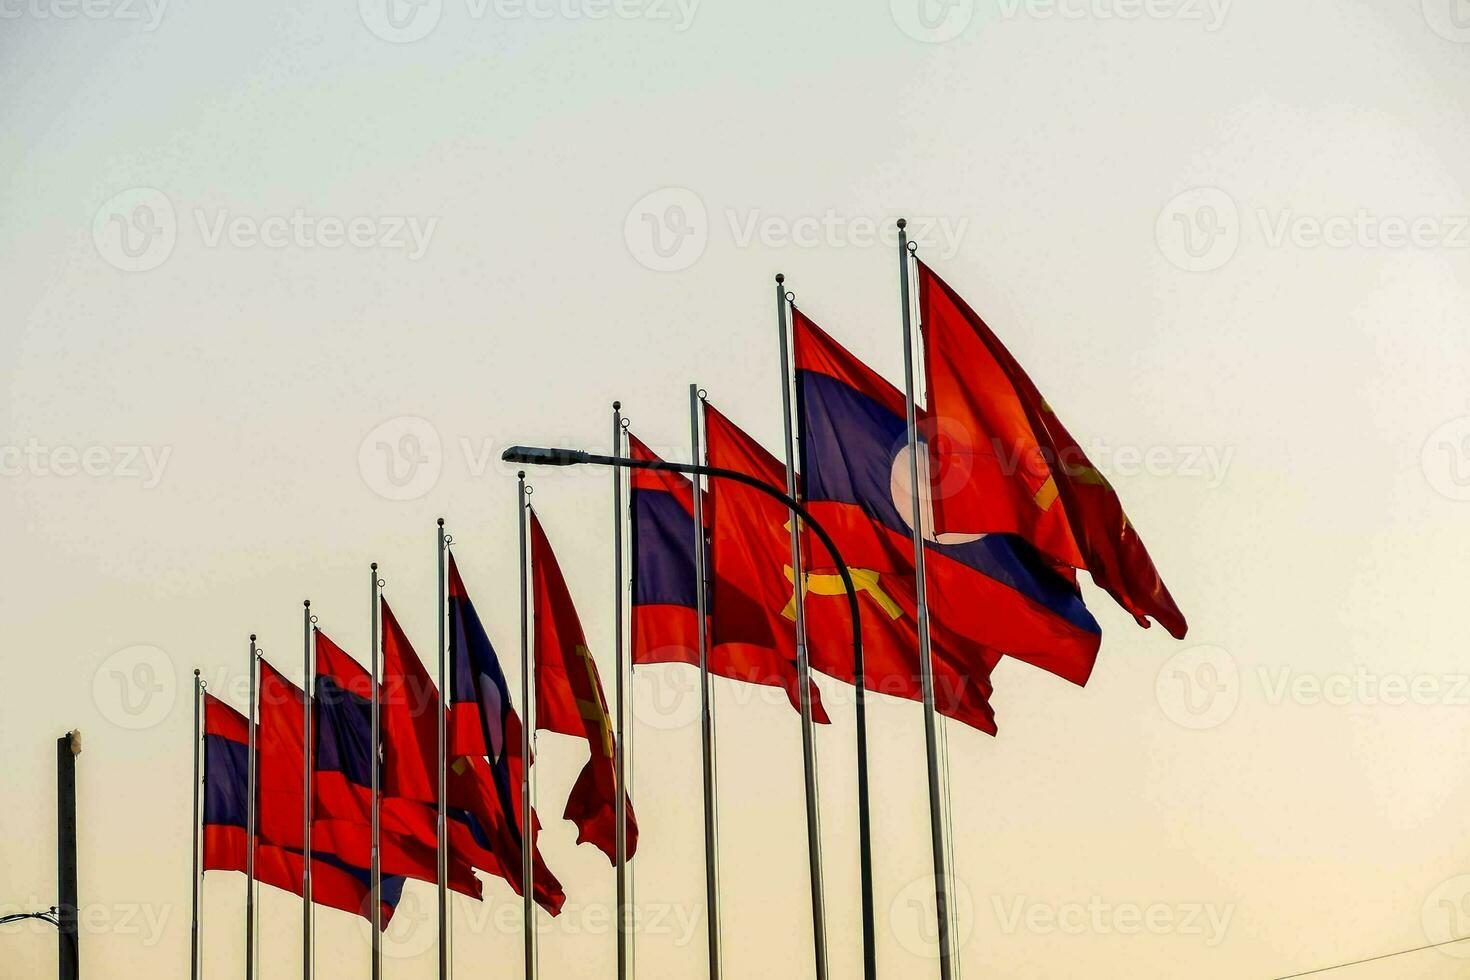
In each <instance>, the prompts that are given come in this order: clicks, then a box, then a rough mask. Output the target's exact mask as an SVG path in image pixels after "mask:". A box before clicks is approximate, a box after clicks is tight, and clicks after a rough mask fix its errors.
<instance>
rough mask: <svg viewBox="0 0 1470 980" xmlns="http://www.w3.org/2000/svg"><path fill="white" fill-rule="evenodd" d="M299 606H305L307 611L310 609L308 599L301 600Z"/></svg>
mask: <svg viewBox="0 0 1470 980" xmlns="http://www.w3.org/2000/svg"><path fill="white" fill-rule="evenodd" d="M301 604H302V605H303V606H305V607H306V608H308V609H310V608H311V600H310V599H303V600H301Z"/></svg>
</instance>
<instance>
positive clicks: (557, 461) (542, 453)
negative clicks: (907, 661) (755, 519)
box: [500, 446, 876, 980]
mask: <svg viewBox="0 0 1470 980" xmlns="http://www.w3.org/2000/svg"><path fill="white" fill-rule="evenodd" d="M500 458H501V459H502V460H504V461H505V462H507V463H520V464H524V465H528V466H577V465H581V464H590V465H593V466H615V467H620V468H622V469H634V470H661V471H663V472H667V473H683V474H685V475H687V476H708V477H712V478H714V479H719V480H733V481H734V482H736V483H740V484H743V485H745V486H747V487H751V488H753V489H756V490H759V491H760V492H761V493H764V494H765V495H766V496H768V497H771V498H772V499H774V500H779V501H780V502H781V503H782V504H783V505H785V506H786V507H787V508H788V509H789V510H791V511H792V512H793V513H794V514H796V516H797V517H798V518H800V519H801V521H802V522H803V524H804V525H805V526H806V527H809V528H811V530H812V533H813V534H815V535H816V536H817V539H818V540H820V541H821V542H822V546H823V547H824V548H826V549H827V553H828V554H830V555H831V556H832V563H833V564H834V565H836V566H837V574H838V576H839V577H840V578H841V579H842V586H843V588H845V589H846V590H847V613H848V616H849V618H851V620H852V672H853V679H854V681H856V683H855V684H854V687H855V688H856V705H855V707H856V711H857V765H858V774H857V775H858V851H859V861H860V870H861V872H862V910H863V964H864V975H865V976H866V977H868V978H870V980H871V978H873V977H874V976H876V946H875V943H874V940H875V936H874V925H873V846H872V834H871V829H872V828H871V821H870V817H869V812H870V811H869V807H868V726H867V706H866V697H865V691H866V689H867V683H866V682H867V675H866V673H865V670H864V665H863V626H862V619H861V616H860V614H859V611H858V595H857V587H856V586H854V585H853V581H852V573H851V572H849V571H848V568H847V562H845V561H843V559H842V555H841V553H839V552H838V550H837V545H836V543H834V542H833V540H832V538H831V536H830V535H829V534H828V533H827V531H826V529H825V528H823V527H822V525H821V524H820V523H819V522H818V521H817V519H816V518H815V517H813V516H812V515H811V512H810V511H808V510H807V509H806V508H805V507H803V506H802V505H801V504H800V503H799V502H798V501H797V500H796V499H795V498H794V497H791V496H789V495H788V494H787V493H786V492H785V491H784V490H779V489H777V488H776V487H773V486H771V484H769V483H767V482H765V481H764V480H761V479H758V478H757V477H753V476H751V475H750V474H748V473H742V472H740V471H739V470H729V469H725V468H724V467H721V466H703V465H700V464H698V463H671V462H668V461H667V460H662V459H628V458H626V457H623V456H604V455H601V454H599V453H589V452H586V451H585V450H581V449H553V448H548V447H545V446H511V447H510V448H509V449H507V450H506V451H505V452H503V453H502V454H501V456H500ZM695 492H696V493H698V492H699V490H698V487H696V488H695ZM799 598H800V596H799V595H798V599H799Z"/></svg>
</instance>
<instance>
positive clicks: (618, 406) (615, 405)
mask: <svg viewBox="0 0 1470 980" xmlns="http://www.w3.org/2000/svg"><path fill="white" fill-rule="evenodd" d="M622 410H623V403H622V402H613V411H614V412H621V411H622Z"/></svg>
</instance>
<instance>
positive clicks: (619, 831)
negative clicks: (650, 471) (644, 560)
mask: <svg viewBox="0 0 1470 980" xmlns="http://www.w3.org/2000/svg"><path fill="white" fill-rule="evenodd" d="M622 410H623V403H622V402H613V455H614V456H621V455H622V454H623V453H622V448H623V411H622ZM612 478H613V669H614V671H615V673H616V674H617V680H616V683H615V685H614V688H613V700H614V702H615V710H616V716H615V718H614V721H613V726H614V728H615V729H616V732H615V734H614V736H613V759H614V760H615V761H614V765H613V768H614V781H615V782H616V783H617V790H616V791H615V792H614V793H613V800H614V805H615V806H616V807H617V818H616V822H615V824H614V833H613V853H614V862H613V863H614V864H615V865H617V902H616V908H617V917H618V919H617V928H618V980H627V977H628V922H627V911H626V905H627V901H628V867H627V865H628V806H627V792H628V790H627V783H626V782H625V779H626V776H627V770H626V768H625V765H624V762H625V760H624V749H623V698H624V690H623V683H624V681H623V675H624V673H625V671H626V670H627V666H626V665H625V664H624V663H623V518H624V515H623V474H622V473H621V472H619V471H618V470H616V469H614V470H613V471H612Z"/></svg>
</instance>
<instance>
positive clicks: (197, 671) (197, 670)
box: [194, 667, 199, 677]
mask: <svg viewBox="0 0 1470 980" xmlns="http://www.w3.org/2000/svg"><path fill="white" fill-rule="evenodd" d="M194 676H195V677H198V676H199V668H198V667H195V668H194Z"/></svg>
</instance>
